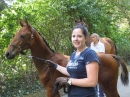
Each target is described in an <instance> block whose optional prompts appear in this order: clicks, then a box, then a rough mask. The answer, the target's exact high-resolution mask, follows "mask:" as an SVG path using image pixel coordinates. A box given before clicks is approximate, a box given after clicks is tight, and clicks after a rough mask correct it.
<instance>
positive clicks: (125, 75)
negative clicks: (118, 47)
mask: <svg viewBox="0 0 130 97" xmlns="http://www.w3.org/2000/svg"><path fill="white" fill-rule="evenodd" d="M113 57H114V58H115V59H116V60H117V62H118V65H119V66H121V82H122V83H123V84H124V86H125V85H128V83H129V72H128V69H127V66H126V63H125V61H124V60H123V59H122V58H121V57H119V56H117V55H113Z"/></svg>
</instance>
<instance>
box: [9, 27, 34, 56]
mask: <svg viewBox="0 0 130 97" xmlns="http://www.w3.org/2000/svg"><path fill="white" fill-rule="evenodd" d="M33 34H34V28H33V27H32V29H31V37H30V39H29V40H28V42H27V43H25V44H23V45H21V46H16V45H13V44H10V46H13V47H15V48H18V51H19V52H20V53H21V54H23V55H25V52H23V51H22V48H23V47H24V46H26V45H29V46H30V42H31V40H32V39H33Z"/></svg>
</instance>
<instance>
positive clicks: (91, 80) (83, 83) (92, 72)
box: [71, 61, 99, 87]
mask: <svg viewBox="0 0 130 97" xmlns="http://www.w3.org/2000/svg"><path fill="white" fill-rule="evenodd" d="M98 69H99V65H98V62H96V61H95V62H91V63H89V64H87V65H86V71H87V78H83V79H75V78H72V79H71V84H72V85H76V86H80V87H95V86H96V85H97V83H98Z"/></svg>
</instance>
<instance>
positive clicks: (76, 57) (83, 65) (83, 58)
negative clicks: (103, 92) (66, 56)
mask: <svg viewBox="0 0 130 97" xmlns="http://www.w3.org/2000/svg"><path fill="white" fill-rule="evenodd" d="M87 35H88V30H87V28H86V27H85V26H83V25H76V26H75V27H74V28H73V30H72V35H71V40H72V44H73V45H74V47H75V48H76V51H74V52H73V53H72V55H71V57H70V60H69V62H68V64H67V66H66V68H65V67H62V66H60V65H58V64H56V63H54V62H52V61H50V60H47V61H46V63H47V64H48V66H53V67H55V68H56V69H57V70H58V71H60V72H61V73H63V74H65V75H67V76H69V78H66V77H59V78H57V79H56V83H59V84H60V85H65V84H68V85H69V93H68V97H97V94H96V89H95V86H96V85H97V82H98V69H99V59H98V56H97V54H96V52H95V51H94V50H92V49H90V48H88V47H87V46H86V40H87V37H86V36H87Z"/></svg>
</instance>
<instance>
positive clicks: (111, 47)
mask: <svg viewBox="0 0 130 97" xmlns="http://www.w3.org/2000/svg"><path fill="white" fill-rule="evenodd" d="M75 23H76V25H78V24H81V25H84V26H86V27H88V25H86V23H85V22H84V21H83V20H82V18H81V17H80V20H77V19H75ZM100 41H101V42H102V43H103V44H104V46H105V53H107V54H116V55H117V49H116V45H115V43H114V42H113V41H112V40H111V39H110V38H107V37H102V38H100ZM91 42H92V41H91V38H90V35H89V36H88V41H87V43H86V44H87V46H88V47H89V46H90V43H91Z"/></svg>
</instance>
